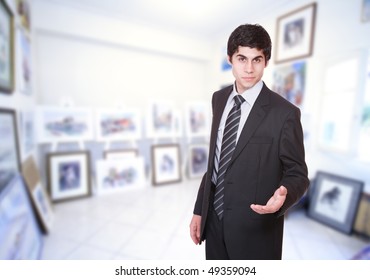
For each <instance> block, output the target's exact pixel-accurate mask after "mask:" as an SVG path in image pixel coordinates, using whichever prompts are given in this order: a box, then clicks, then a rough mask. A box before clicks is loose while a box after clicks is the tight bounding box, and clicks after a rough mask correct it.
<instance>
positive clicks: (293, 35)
mask: <svg viewBox="0 0 370 280" xmlns="http://www.w3.org/2000/svg"><path fill="white" fill-rule="evenodd" d="M315 21H316V3H311V4H309V5H306V6H304V7H301V8H299V9H297V10H295V11H292V12H290V13H287V14H285V15H283V16H281V17H279V18H278V19H277V24H276V26H277V30H276V34H277V36H276V44H275V45H276V48H275V63H281V62H286V61H290V60H296V59H302V58H305V57H309V56H311V55H312V52H313V42H314V32H315Z"/></svg>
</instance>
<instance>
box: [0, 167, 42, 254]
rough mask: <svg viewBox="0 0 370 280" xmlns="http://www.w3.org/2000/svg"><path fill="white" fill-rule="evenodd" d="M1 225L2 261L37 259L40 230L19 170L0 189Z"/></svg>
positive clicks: (40, 242)
mask: <svg viewBox="0 0 370 280" xmlns="http://www.w3.org/2000/svg"><path fill="white" fill-rule="evenodd" d="M0 225H1V226H0V240H1V246H0V259H1V260H36V259H40V257H41V250H42V245H43V241H42V233H41V229H40V227H39V226H38V223H37V220H36V217H35V213H34V211H33V208H32V205H31V201H30V197H29V195H28V191H27V189H26V186H25V184H24V181H23V178H22V176H21V175H19V173H18V174H17V175H16V176H14V177H13V178H12V180H11V181H10V182H9V183H8V184H7V185H6V186H5V187H4V188H3V189H0Z"/></svg>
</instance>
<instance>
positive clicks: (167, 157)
mask: <svg viewBox="0 0 370 280" xmlns="http://www.w3.org/2000/svg"><path fill="white" fill-rule="evenodd" d="M180 163H181V159H180V147H179V145H178V144H168V145H153V146H152V170H153V178H152V179H153V180H152V182H153V185H163V184H169V183H175V182H181V179H182V178H181V166H180Z"/></svg>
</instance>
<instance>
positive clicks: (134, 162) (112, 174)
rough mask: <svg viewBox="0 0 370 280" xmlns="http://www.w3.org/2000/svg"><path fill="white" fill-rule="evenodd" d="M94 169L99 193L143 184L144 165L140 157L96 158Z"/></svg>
mask: <svg viewBox="0 0 370 280" xmlns="http://www.w3.org/2000/svg"><path fill="white" fill-rule="evenodd" d="M96 170H97V175H96V182H97V193H98V194H99V195H100V194H104V193H114V192H119V191H125V190H130V189H137V188H141V187H144V186H145V166H144V159H143V158H142V157H131V158H129V157H127V158H122V159H105V160H98V161H97V163H96Z"/></svg>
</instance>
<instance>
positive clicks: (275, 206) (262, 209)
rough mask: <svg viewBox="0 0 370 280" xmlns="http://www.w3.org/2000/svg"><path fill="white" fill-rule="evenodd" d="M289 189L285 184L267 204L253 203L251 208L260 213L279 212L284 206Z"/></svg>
mask: <svg viewBox="0 0 370 280" xmlns="http://www.w3.org/2000/svg"><path fill="white" fill-rule="evenodd" d="M287 194H288V190H287V188H286V187H284V186H280V188H278V189H277V190H276V191H275V193H274V195H273V196H272V197H271V198H270V199H269V201H267V203H266V205H259V204H251V208H252V210H253V211H254V212H256V213H258V214H271V213H275V212H277V211H278V210H279V209H280V208H281V206H283V204H284V201H285V199H286V196H287Z"/></svg>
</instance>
